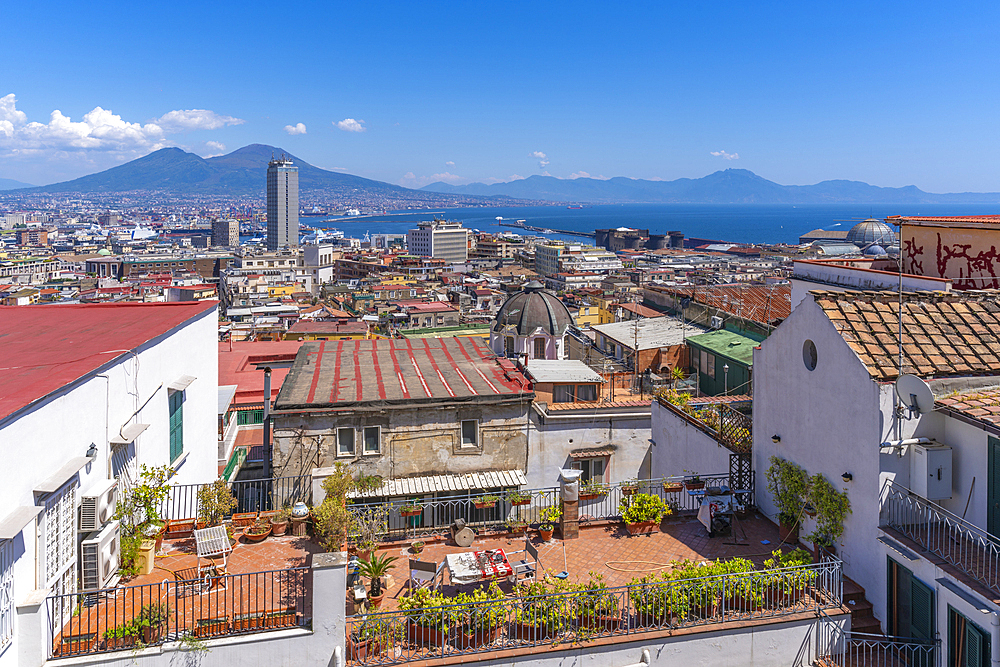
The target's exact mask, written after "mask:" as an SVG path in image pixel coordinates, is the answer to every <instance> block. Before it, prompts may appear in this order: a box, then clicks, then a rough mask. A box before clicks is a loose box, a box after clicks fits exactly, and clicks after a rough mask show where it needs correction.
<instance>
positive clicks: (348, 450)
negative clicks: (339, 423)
mask: <svg viewBox="0 0 1000 667" xmlns="http://www.w3.org/2000/svg"><path fill="white" fill-rule="evenodd" d="M337 456H354V429H353V428H338V429H337Z"/></svg>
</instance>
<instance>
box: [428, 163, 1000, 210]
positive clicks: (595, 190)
mask: <svg viewBox="0 0 1000 667" xmlns="http://www.w3.org/2000/svg"><path fill="white" fill-rule="evenodd" d="M422 189H423V190H426V191H429V192H442V193H448V194H454V195H478V196H484V197H490V196H492V197H496V196H501V195H505V196H508V197H517V198H519V199H545V200H548V201H565V202H590V203H595V204H596V203H676V204H834V203H843V204H851V203H864V204H869V203H870V204H875V203H879V204H996V203H1000V193H997V192H988V193H975V192H963V193H956V194H933V193H930V192H924V191H922V190H920V189H919V188H917V187H915V186H912V185H909V186H906V187H902V188H882V187H878V186H875V185H868V184H867V183H862V182H860V181H843V180H836V181H823V182H821V183H817V184H816V185H780V184H778V183H775V182H774V181H769V180H767V179H766V178H761V177H760V176H758V175H757V174H755V173H753V172H752V171H747V170H746V169H726V170H725V171H717V172H715V173H714V174H709V175H708V176H705V177H703V178H693V179H692V178H678V179H677V180H675V181H646V180H642V179H637V178H623V177H617V178H611V179H608V180H598V179H595V178H576V179H561V178H555V177H552V176H531V177H529V178H525V179H521V180H517V181H510V182H509V183H494V184H492V185H486V184H485V183H471V184H469V185H449V184H448V183H440V182H438V183H431V184H430V185H427V186H425V187H423V188H422Z"/></svg>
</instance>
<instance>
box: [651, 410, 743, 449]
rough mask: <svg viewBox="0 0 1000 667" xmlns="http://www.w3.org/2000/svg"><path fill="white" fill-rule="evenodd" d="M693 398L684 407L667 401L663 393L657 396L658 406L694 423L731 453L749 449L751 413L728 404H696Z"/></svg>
mask: <svg viewBox="0 0 1000 667" xmlns="http://www.w3.org/2000/svg"><path fill="white" fill-rule="evenodd" d="M697 401H698V399H691V402H690V403H689V404H688V405H687V406H681V405H676V404H674V403H671V402H670V401H669V400H667V399H666V398H665V397H663V396H661V397H660V399H659V402H660V405H662V406H663V407H665V408H666V409H668V410H670V411H671V412H673V413H674V414H676V415H677V416H678V417H680V418H681V419H683V420H685V421H687V422H688V423H690V424H692V425H693V426H697V427H698V428H700V429H701V430H702V431H704V432H705V434H706V435H709V436H711V437H712V438H714V439H715V440H716V441H717V442H718V443H719V444H720V445H722V446H723V447H725V448H726V449H728V450H730V451H731V452H733V453H735V454H748V453H749V452H750V451H751V450H752V449H753V417H752V416H750V415H748V414H744V413H743V412H741V411H740V410H737V409H736V408H734V407H733V406H732V405H731V404H726V403H702V404H699V403H698V402H697ZM735 405H741V406H744V405H746V406H749V405H750V402H749V401H739V402H736V403H735Z"/></svg>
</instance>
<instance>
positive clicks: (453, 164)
mask: <svg viewBox="0 0 1000 667" xmlns="http://www.w3.org/2000/svg"><path fill="white" fill-rule="evenodd" d="M444 166H446V167H454V166H455V163H454V162H452V161H451V160H448V161H447V162H445V163H444Z"/></svg>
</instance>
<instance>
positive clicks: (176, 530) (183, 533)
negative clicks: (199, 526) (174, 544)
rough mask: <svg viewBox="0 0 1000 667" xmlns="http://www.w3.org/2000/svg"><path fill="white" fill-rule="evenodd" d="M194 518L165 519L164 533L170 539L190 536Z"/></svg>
mask: <svg viewBox="0 0 1000 667" xmlns="http://www.w3.org/2000/svg"><path fill="white" fill-rule="evenodd" d="M194 524H195V520H194V519H170V520H168V521H167V528H166V535H167V537H169V538H171V539H175V538H180V537H191V535H193V534H194Z"/></svg>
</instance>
